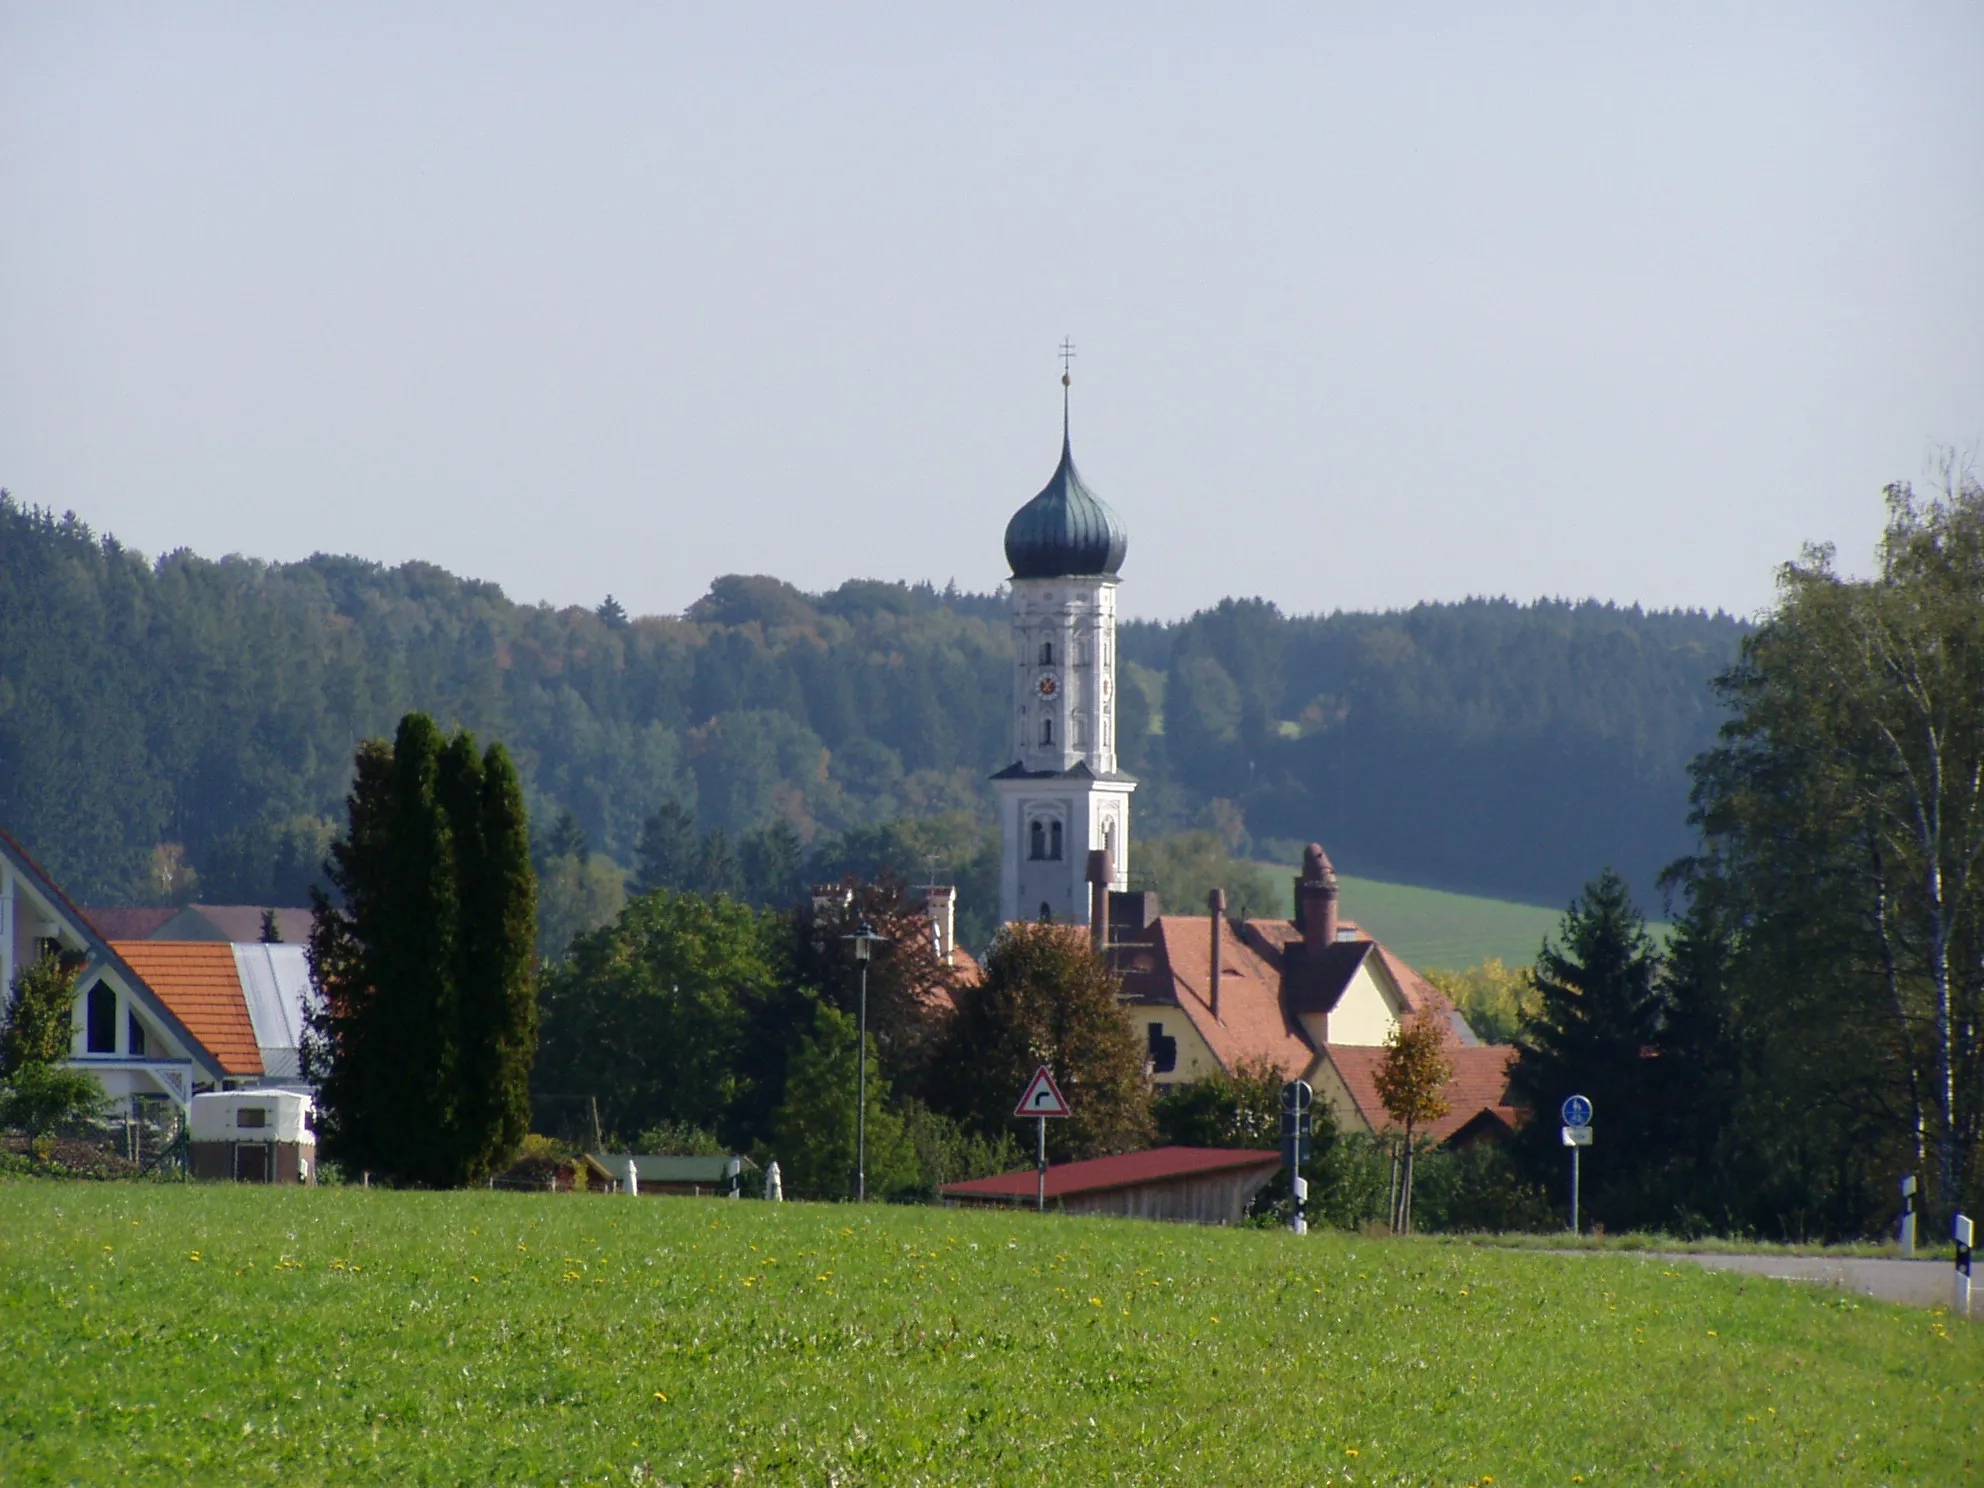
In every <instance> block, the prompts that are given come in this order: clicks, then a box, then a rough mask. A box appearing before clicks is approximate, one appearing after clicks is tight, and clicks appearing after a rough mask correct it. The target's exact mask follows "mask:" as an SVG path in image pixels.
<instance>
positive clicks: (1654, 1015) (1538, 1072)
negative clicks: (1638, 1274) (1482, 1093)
mask: <svg viewBox="0 0 1984 1488" xmlns="http://www.w3.org/2000/svg"><path fill="white" fill-rule="evenodd" d="M1659 971H1660V955H1659V952H1658V950H1657V949H1656V948H1655V946H1654V943H1653V939H1652V937H1651V936H1650V935H1648V934H1647V928H1646V920H1645V917H1644V916H1642V915H1641V913H1640V911H1639V909H1638V907H1637V906H1636V905H1635V904H1634V903H1633V896H1632V893H1631V891H1630V890H1629V889H1628V888H1627V887H1626V883H1625V880H1624V879H1622V878H1620V877H1619V875H1618V874H1616V873H1614V872H1613V871H1612V870H1611V869H1610V868H1607V869H1605V870H1604V871H1603V872H1602V873H1600V874H1599V875H1598V877H1597V878H1595V879H1593V880H1592V881H1591V882H1590V883H1588V884H1586V885H1585V888H1584V892H1583V893H1581V894H1580V895H1578V897H1577V898H1576V899H1574V900H1573V901H1571V905H1570V908H1569V909H1568V910H1567V911H1566V912H1565V914H1564V920H1563V928H1562V929H1561V930H1560V931H1559V932H1558V936H1557V943H1556V944H1552V943H1551V942H1550V941H1549V940H1547V939H1546V940H1545V941H1544V942H1543V947H1542V949H1541V951H1539V952H1538V955H1537V961H1536V973H1535V976H1536V991H1537V1007H1536V1011H1535V1012H1534V1014H1533V1015H1531V1016H1528V1017H1525V1018H1524V1020H1523V1028H1522V1034H1521V1037H1519V1038H1518V1039H1517V1040H1516V1047H1517V1048H1518V1049H1519V1050H1520V1051H1521V1053H1520V1055H1519V1056H1518V1058H1517V1061H1516V1064H1515V1067H1514V1068H1513V1070H1512V1071H1511V1072H1510V1089H1511V1093H1512V1094H1513V1095H1514V1096H1515V1098H1516V1101H1517V1103H1518V1104H1520V1105H1522V1106H1524V1107H1526V1108H1527V1109H1528V1110H1529V1111H1530V1113H1531V1119H1530V1120H1529V1121H1528V1122H1527V1123H1525V1124H1524V1126H1523V1128H1522V1131H1521V1134H1520V1135H1519V1137H1518V1139H1517V1140H1518V1142H1519V1143H1520V1144H1521V1146H1522V1148H1523V1149H1524V1151H1525V1153H1526V1155H1527V1157H1528V1159H1529V1162H1530V1164H1531V1166H1532V1169H1533V1171H1534V1172H1535V1174H1536V1176H1537V1177H1538V1178H1539V1179H1541V1180H1544V1181H1546V1182H1550V1181H1553V1180H1554V1179H1555V1178H1556V1176H1557V1174H1558V1172H1559V1169H1560V1167H1561V1163H1562V1157H1563V1148H1562V1145H1561V1141H1560V1139H1559V1135H1558V1127H1559V1124H1560V1123H1559V1122H1558V1119H1557V1113H1558V1109H1559V1107H1560V1106H1561V1105H1562V1103H1563V1101H1564V1099H1565V1097H1567V1096H1570V1095H1574V1094H1581V1095H1585V1096H1588V1097H1589V1098H1590V1099H1591V1100H1592V1102H1593V1104H1594V1106H1595V1107H1597V1110H1598V1118H1597V1121H1596V1122H1595V1123H1594V1125H1595V1127H1596V1129H1597V1134H1598V1135H1597V1141H1598V1144H1600V1146H1602V1148H1603V1150H1602V1151H1600V1150H1599V1148H1598V1147H1594V1151H1593V1156H1592V1160H1591V1161H1590V1162H1589V1163H1588V1164H1587V1165H1586V1169H1585V1177H1586V1180H1587V1185H1588V1198H1589V1201H1590V1202H1589V1204H1588V1207H1589V1209H1590V1210H1591V1212H1592V1214H1593V1215H1594V1216H1595V1217H1597V1218H1598V1219H1600V1220H1601V1221H1603V1222H1604V1223H1606V1224H1608V1225H1613V1226H1615V1227H1617V1226H1618V1225H1621V1224H1623V1223H1632V1222H1643V1221H1644V1220H1645V1219H1646V1218H1647V1217H1648V1216H1646V1215H1645V1214H1644V1213H1643V1212H1642V1209H1643V1207H1644V1205H1645V1203H1646V1202H1647V1199H1648V1195H1647V1194H1646V1193H1645V1192H1644V1189H1643V1186H1642V1185H1640V1184H1639V1182H1638V1181H1637V1180H1638V1178H1639V1176H1640V1174H1641V1169H1642V1168H1643V1167H1644V1166H1645V1165H1646V1164H1647V1163H1649V1162H1651V1161H1653V1160H1655V1159H1656V1158H1657V1157H1658V1155H1659V1154H1658V1152H1657V1149H1656V1147H1655V1140H1654V1139H1655V1138H1656V1137H1657V1135H1658V1133H1659V1130H1660V1125H1661V1109H1660V1106H1661V1103H1660V1096H1661V1093H1662V1092H1661V1091H1660V1089H1659V1084H1658V1071H1657V1068H1656V1065H1657V1061H1656V1060H1655V1059H1654V1058H1652V1057H1651V1056H1652V1055H1653V1054H1654V1052H1655V1050H1656V1048H1657V1045H1658V1041H1659V1036H1660V1033H1661V1029H1662V1025H1663V1018H1662V1014H1663V1000H1662V996H1661V989H1660V985H1659V981H1658V976H1659Z"/></svg>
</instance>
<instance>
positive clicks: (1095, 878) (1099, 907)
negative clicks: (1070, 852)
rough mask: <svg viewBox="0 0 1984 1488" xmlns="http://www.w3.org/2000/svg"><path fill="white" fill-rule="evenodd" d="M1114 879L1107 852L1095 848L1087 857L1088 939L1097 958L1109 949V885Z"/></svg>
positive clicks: (1113, 869)
mask: <svg viewBox="0 0 1984 1488" xmlns="http://www.w3.org/2000/svg"><path fill="white" fill-rule="evenodd" d="M1115 879H1116V865H1115V864H1114V863H1112V862H1110V861H1109V850H1108V849H1107V848H1103V847H1098V848H1095V849H1094V850H1093V851H1091V852H1090V853H1089V855H1088V938H1089V944H1090V945H1092V946H1094V947H1095V953H1096V955H1098V956H1100V955H1101V954H1102V953H1103V952H1104V951H1105V950H1107V949H1108V947H1109V885H1110V884H1111V883H1113V882H1115Z"/></svg>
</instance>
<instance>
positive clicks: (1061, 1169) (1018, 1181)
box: [941, 1147, 1281, 1225]
mask: <svg viewBox="0 0 1984 1488" xmlns="http://www.w3.org/2000/svg"><path fill="white" fill-rule="evenodd" d="M1280 1166H1281V1154H1280V1153H1278V1152H1263V1151H1256V1150H1253V1149H1246V1148H1231V1147H1153V1148H1151V1149H1150V1150H1149V1151H1148V1152H1128V1153H1124V1154H1123V1155H1122V1156H1120V1157H1095V1158H1090V1159H1088V1160H1087V1161H1086V1162H1072V1163H1059V1164H1056V1165H1055V1166H1053V1167H1050V1168H1048V1170H1047V1202H1048V1204H1049V1206H1050V1207H1052V1208H1054V1209H1057V1210H1059V1211H1060V1212H1062V1213H1064V1214H1117V1215H1122V1216H1124V1217H1125V1218H1129V1219H1161V1220H1169V1221H1171V1222H1173V1223H1176V1224H1203V1225H1231V1224H1238V1223H1239V1222H1240V1221H1241V1219H1242V1218H1243V1217H1244V1216H1245V1215H1246V1213H1247V1204H1248V1202H1249V1201H1250V1200H1251V1199H1252V1198H1253V1197H1254V1195H1255V1194H1257V1193H1259V1192H1260V1191H1261V1189H1262V1188H1264V1187H1265V1186H1266V1185H1267V1181H1268V1180H1269V1179H1270V1178H1272V1177H1273V1176H1274V1175H1275V1171H1276V1170H1277V1169H1278V1168H1280ZM1037 1182H1038V1170H1037V1169H1034V1168H1028V1169H1026V1170H1025V1171H1024V1172H1018V1173H1001V1174H1000V1175H999V1176H998V1177H996V1178H974V1179H972V1180H971V1181H970V1182H969V1183H947V1184H945V1185H944V1187H943V1189H942V1190H941V1192H942V1194H943V1196H944V1200H945V1202H946V1203H951V1204H977V1205H994V1206H1000V1205H1002V1206H1006V1207H1009V1208H1010V1207H1018V1208H1030V1207H1031V1206H1032V1205H1033V1203H1034V1202H1035V1197H1036V1184H1037Z"/></svg>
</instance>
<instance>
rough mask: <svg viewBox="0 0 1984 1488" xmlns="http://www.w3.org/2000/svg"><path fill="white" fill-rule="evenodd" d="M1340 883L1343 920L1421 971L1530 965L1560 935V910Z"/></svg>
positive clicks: (1363, 881) (1362, 881)
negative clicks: (1497, 963) (1493, 962)
mask: <svg viewBox="0 0 1984 1488" xmlns="http://www.w3.org/2000/svg"><path fill="white" fill-rule="evenodd" d="M1284 871H1287V870H1284ZM1339 882H1340V883H1341V885H1342V890H1343V899H1342V912H1343V917H1344V918H1345V919H1347V920H1355V921H1356V922H1357V923H1358V925H1360V926H1362V927H1363V928H1364V929H1365V930H1367V931H1369V932H1370V933H1371V934H1372V935H1374V936H1376V937H1377V938H1378V939H1379V940H1382V941H1383V942H1384V943H1385V944H1386V945H1387V946H1389V947H1390V948H1391V949H1392V950H1394V951H1396V952H1398V954H1399V955H1401V956H1403V957H1404V958H1405V959H1406V961H1407V962H1409V963H1410V964H1411V965H1413V966H1414V967H1417V968H1419V969H1421V970H1424V969H1426V968H1428V967H1439V968H1442V969H1445V970H1448V971H1462V970H1465V969H1466V968H1467V967H1470V966H1478V965H1480V964H1481V963H1482V962H1483V961H1486V960H1487V959H1488V958H1489V957H1490V956H1498V957H1500V958H1501V959H1502V960H1503V961H1505V962H1507V963H1508V964H1509V965H1510V966H1528V965H1531V964H1532V963H1534V961H1535V960H1536V948H1537V946H1538V945H1540V944H1541V943H1542V941H1543V937H1544V936H1545V935H1554V934H1556V931H1557V925H1558V922H1559V921H1560V920H1562V919H1563V917H1564V912H1563V910H1561V909H1543V908H1540V907H1539V906H1537V905H1534V904H1515V903H1511V902H1510V901H1508V900H1506V899H1480V898H1476V897H1475V896H1474V895H1472V894H1450V893H1447V892H1446V891H1445V890H1443V889H1421V888H1415V887H1413V886H1412V885H1410V884H1395V883H1380V882H1379V881H1378V880H1377V879H1374V878H1352V877H1349V876H1348V875H1343V876H1341V877H1340V879H1339Z"/></svg>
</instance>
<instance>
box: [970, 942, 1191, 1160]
mask: <svg viewBox="0 0 1984 1488" xmlns="http://www.w3.org/2000/svg"><path fill="white" fill-rule="evenodd" d="M957 1000H958V1011H957V1016H956V1017H955V1018H954V1019H953V1020H952V1021H951V1023H950V1026H949V1029H948V1031H947V1034H946V1039H945V1043H944V1046H943V1050H942V1052H941V1054H940V1055H939V1058H938V1060H937V1066H936V1070H935V1073H934V1075H933V1078H932V1081H931V1086H930V1094H931V1100H932V1102H933V1103H934V1104H938V1105H940V1107H941V1108H942V1109H945V1110H948V1111H950V1112H952V1113H953V1114H955V1115H956V1116H957V1117H958V1118H959V1119H960V1120H963V1121H965V1122H966V1123H968V1124H970V1125H973V1126H975V1127H977V1128H978V1129H979V1130H980V1131H982V1132H984V1133H986V1134H987V1135H988V1136H989V1135H994V1134H996V1133H999V1132H1009V1131H1011V1130H1012V1129H1013V1125H1012V1122H1013V1115H1012V1111H1013V1107H1014V1105H1015V1104H1017V1103H1018V1101H1019V1098H1020V1095H1021V1093H1022V1092H1023V1091H1024V1090H1025V1089H1026V1084H1027V1081H1028V1080H1030V1079H1031V1078H1032V1077H1033V1072H1034V1071H1035V1070H1036V1069H1037V1068H1039V1067H1040V1066H1041V1065H1043V1064H1044V1065H1047V1066H1048V1067H1049V1068H1050V1069H1052V1070H1053V1072H1054V1078H1055V1080H1056V1081H1057V1082H1058V1083H1059V1085H1060V1087H1061V1092H1062V1094H1063V1095H1065V1096H1066V1097H1067V1099H1068V1104H1069V1106H1070V1107H1071V1108H1072V1112H1073V1114H1072V1115H1071V1116H1070V1118H1069V1119H1067V1120H1065V1121H1050V1122H1048V1123H1047V1126H1048V1132H1047V1147H1048V1154H1049V1156H1050V1157H1051V1158H1053V1159H1054V1160H1055V1161H1063V1162H1065V1161H1068V1160H1071V1159H1075V1158H1084V1157H1100V1156H1104V1155H1106V1154H1108V1153H1113V1152H1130V1151H1134V1150H1136V1149H1137V1148H1139V1147H1142V1146H1143V1145H1144V1144H1145V1143H1146V1142H1148V1141H1149V1139H1150V1135H1151V1091H1150V1082H1149V1081H1148V1080H1147V1079H1146V1078H1145V1075H1144V1050H1143V1046H1142V1045H1141V1044H1140V1043H1139V1042H1138V1041H1137V1040H1136V1038H1135V1037H1134V1036H1133V1035H1132V1034H1131V1032H1130V1025H1129V1023H1128V1022H1127V1021H1126V1020H1125V1019H1124V1017H1123V1012H1122V1009H1121V1007H1120V1006H1119V1005H1118V1003H1117V983H1116V978H1115V977H1114V976H1113V975H1112V974H1111V973H1110V970H1109V968H1108V966H1107V965H1106V964H1105V963H1104V962H1103V961H1102V959H1101V958H1100V957H1098V956H1097V955H1096V954H1095V952H1094V951H1093V950H1091V949H1090V948H1089V943H1088V937H1087V935H1086V933H1085V932H1083V931H1080V930H1078V929H1074V928H1071V927H1065V926H1056V925H1030V924H1013V925H1008V926H1006V927H1005V929H1003V930H1001V931H1000V932H999V937H998V939H997V940H995V941H994V942H993V943H992V949H991V951H990V952H989V953H988V954H987V956H986V961H985V976H984V980H983V981H981V982H980V983H978V984H977V985H976V986H971V987H966V988H963V989H962V990H961V991H960V992H959V993H958V999H957Z"/></svg>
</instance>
